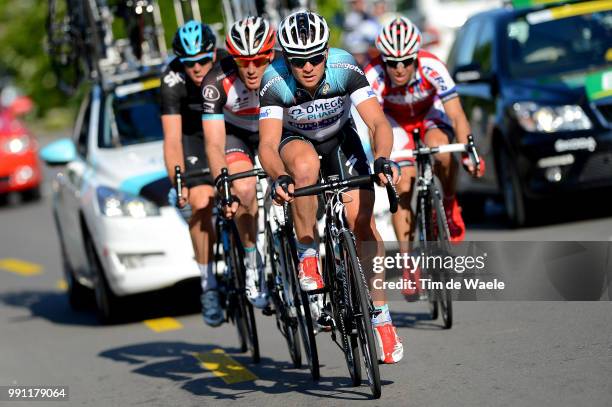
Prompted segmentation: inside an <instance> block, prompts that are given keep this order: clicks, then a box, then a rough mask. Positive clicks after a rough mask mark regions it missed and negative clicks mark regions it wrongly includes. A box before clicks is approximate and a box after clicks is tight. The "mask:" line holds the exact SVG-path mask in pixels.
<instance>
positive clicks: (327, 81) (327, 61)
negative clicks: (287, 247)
mask: <svg viewBox="0 0 612 407" xmlns="http://www.w3.org/2000/svg"><path fill="white" fill-rule="evenodd" d="M278 41H279V43H280V46H281V49H282V52H283V58H282V59H278V60H276V61H274V62H273V63H272V64H271V65H270V66H269V67H268V68H267V69H266V71H265V73H264V77H263V81H262V87H261V90H260V105H261V108H260V113H259V134H260V142H259V154H260V158H261V163H262V165H263V167H264V169H265V170H266V172H267V173H268V175H270V176H271V177H272V178H273V179H274V182H273V185H272V186H273V192H274V199H275V202H276V203H277V204H281V203H282V202H293V216H294V219H295V230H296V235H297V240H298V242H297V246H298V255H299V260H300V264H299V275H298V277H299V281H300V285H301V287H302V289H303V290H304V291H313V290H318V289H321V288H323V286H324V282H323V279H322V276H321V273H320V271H319V261H318V256H319V249H318V244H317V242H316V240H315V236H316V210H317V199H316V197H314V196H308V197H300V198H295V199H293V198H292V196H291V193H292V192H293V191H294V189H295V188H300V187H304V186H307V185H311V184H315V183H316V182H317V181H318V177H319V170H320V169H321V170H322V173H323V174H324V176H329V175H339V176H340V177H341V178H347V177H351V176H358V175H366V174H369V173H370V166H369V163H368V160H367V158H366V154H365V152H364V150H363V147H362V145H361V142H360V139H359V136H358V135H357V132H356V130H355V126H354V123H353V121H352V119H351V118H350V107H351V103H353V104H354V105H355V106H356V108H357V111H358V112H359V114H360V115H361V117H362V118H363V120H364V122H365V123H366V125H367V126H368V128H369V129H370V131H371V132H372V134H373V149H374V157H375V158H376V160H375V162H374V169H375V173H377V174H379V179H380V182H381V183H382V184H386V183H387V179H386V178H385V176H384V175H383V167H384V166H385V165H386V164H388V163H389V161H388V157H389V155H390V153H391V147H392V144H393V136H392V131H391V126H390V125H389V122H388V121H387V119H386V118H385V115H384V113H383V111H382V109H381V108H380V105H379V104H378V101H377V100H376V97H375V95H374V93H373V92H372V89H371V88H370V85H369V84H368V81H367V79H366V77H365V75H364V73H363V71H362V70H361V69H360V68H359V67H358V66H357V64H356V63H355V60H354V58H353V57H352V56H351V55H350V54H349V53H348V52H346V51H343V50H340V49H336V48H329V47H328V41H329V28H328V26H327V23H326V21H325V19H324V18H323V17H321V16H319V15H318V14H315V13H312V12H308V11H301V12H296V13H293V14H291V15H289V16H288V17H286V18H285V19H284V20H283V21H282V22H281V24H280V26H279V30H278ZM319 155H320V156H322V157H323V159H322V160H321V161H319ZM397 176H398V174H397V172H396V171H395V170H394V173H393V182H397ZM345 196H346V197H347V199H346V202H345V205H346V206H345V208H346V218H347V221H348V223H349V227H350V228H351V229H352V231H353V232H354V234H355V237H356V239H357V248H358V254H359V257H360V259H361V261H362V264H363V266H364V270H365V273H366V277H367V278H368V280H369V281H370V286H371V292H372V298H373V300H374V305H375V306H376V308H378V309H379V310H380V311H381V312H380V313H379V314H378V315H377V316H376V317H375V318H373V320H372V324H373V328H374V334H375V337H376V338H377V343H378V347H379V352H378V354H379V357H380V359H381V361H382V362H385V363H396V362H398V361H399V360H401V359H402V357H403V346H402V343H401V340H400V338H399V337H398V336H397V332H396V329H395V327H394V326H393V323H392V321H391V316H390V314H389V307H388V305H387V303H386V298H385V294H384V291H383V290H372V282H373V277H374V275H373V273H372V266H373V265H372V261H373V257H374V256H382V255H384V245H383V244H382V239H381V237H380V234H379V233H378V231H377V229H376V224H375V223H374V217H373V207H374V190H373V187H372V186H368V187H360V188H355V189H351V190H348V191H347V192H346V195H345ZM364 242H375V244H369V245H367V244H361V243H364ZM377 277H378V278H381V277H384V276H382V275H378V276H377Z"/></svg>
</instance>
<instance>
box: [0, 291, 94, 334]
mask: <svg viewBox="0 0 612 407" xmlns="http://www.w3.org/2000/svg"><path fill="white" fill-rule="evenodd" d="M0 304H3V305H7V306H11V307H19V308H26V309H28V310H29V311H30V315H29V316H22V317H16V318H11V319H9V323H19V322H25V321H29V320H31V319H35V318H44V319H46V320H48V321H50V322H53V323H54V324H60V325H81V326H96V325H98V320H97V319H96V317H95V315H94V314H93V313H90V312H77V311H73V310H72V309H71V308H70V305H69V304H68V298H67V296H66V294H65V293H63V292H59V291H28V290H25V291H17V292H6V293H0Z"/></svg>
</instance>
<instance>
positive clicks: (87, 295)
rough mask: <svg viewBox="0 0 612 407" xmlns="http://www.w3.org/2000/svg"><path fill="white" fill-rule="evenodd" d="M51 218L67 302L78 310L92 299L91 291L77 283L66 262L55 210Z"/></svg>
mask: <svg viewBox="0 0 612 407" xmlns="http://www.w3.org/2000/svg"><path fill="white" fill-rule="evenodd" d="M53 219H54V221H55V228H56V230H57V233H58V236H59V244H60V254H61V256H62V268H63V269H64V278H65V279H66V284H67V286H68V290H67V294H68V303H69V304H70V307H71V308H72V309H73V310H75V311H80V310H83V309H86V308H89V306H90V305H91V303H92V300H93V298H92V292H91V290H90V289H89V288H87V287H85V286H84V285H83V284H81V283H79V281H78V280H77V279H76V278H75V276H74V271H73V270H72V267H71V266H70V263H69V262H68V257H67V255H66V248H65V246H64V238H63V237H62V235H61V232H60V227H59V221H58V220H57V213H55V211H53Z"/></svg>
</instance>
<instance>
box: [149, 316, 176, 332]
mask: <svg viewBox="0 0 612 407" xmlns="http://www.w3.org/2000/svg"><path fill="white" fill-rule="evenodd" d="M143 323H144V324H145V325H146V326H147V327H148V328H149V329H150V330H152V331H155V332H164V331H175V330H177V329H181V328H183V325H182V324H181V323H180V322H179V321H177V320H176V319H174V318H170V317H165V318H157V319H147V320H146V321H143Z"/></svg>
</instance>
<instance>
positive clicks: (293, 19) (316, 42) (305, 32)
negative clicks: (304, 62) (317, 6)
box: [278, 11, 329, 57]
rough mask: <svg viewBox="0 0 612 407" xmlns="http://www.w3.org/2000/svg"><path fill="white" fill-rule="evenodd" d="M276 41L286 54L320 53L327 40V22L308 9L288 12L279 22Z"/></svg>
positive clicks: (303, 55)
mask: <svg viewBox="0 0 612 407" xmlns="http://www.w3.org/2000/svg"><path fill="white" fill-rule="evenodd" d="M278 42H279V43H280V46H281V48H282V49H283V52H285V54H286V55H287V56H300V57H308V56H311V55H316V54H320V53H322V52H323V51H325V50H326V49H327V43H328V42H329V28H328V26H327V22H326V21H325V19H324V18H323V17H321V16H320V15H318V14H316V13H312V12H310V11H298V12H295V13H293V14H290V15H288V16H287V17H285V19H284V20H283V21H282V22H281V23H280V26H279V28H278Z"/></svg>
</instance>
